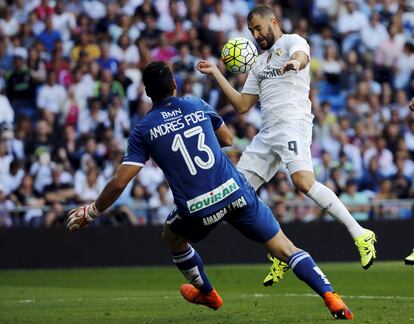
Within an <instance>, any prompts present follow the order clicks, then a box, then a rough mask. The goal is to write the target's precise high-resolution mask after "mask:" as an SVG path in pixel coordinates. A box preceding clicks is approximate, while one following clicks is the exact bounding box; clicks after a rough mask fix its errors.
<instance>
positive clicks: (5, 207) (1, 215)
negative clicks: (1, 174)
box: [0, 183, 15, 228]
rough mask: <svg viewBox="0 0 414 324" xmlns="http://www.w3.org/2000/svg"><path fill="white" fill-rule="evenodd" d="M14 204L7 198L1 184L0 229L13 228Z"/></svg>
mask: <svg viewBox="0 0 414 324" xmlns="http://www.w3.org/2000/svg"><path fill="white" fill-rule="evenodd" d="M14 209H15V206H14V204H13V202H12V201H11V200H10V199H8V198H7V195H6V191H5V188H4V186H3V185H2V184H1V183H0V228H7V227H12V225H13V220H12V212H13V210H14Z"/></svg>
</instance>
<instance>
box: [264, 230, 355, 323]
mask: <svg viewBox="0 0 414 324" xmlns="http://www.w3.org/2000/svg"><path fill="white" fill-rule="evenodd" d="M265 246H266V248H267V249H268V250H269V251H270V252H271V253H272V254H274V255H276V256H277V257H278V258H279V259H280V260H282V261H286V263H287V264H288V265H289V267H290V268H291V269H292V270H293V272H294V273H295V275H296V276H297V277H298V278H299V279H300V280H302V281H304V282H305V283H306V284H307V285H308V286H309V287H311V288H312V289H313V290H314V291H315V292H316V293H317V294H318V295H319V296H321V297H322V298H323V300H324V302H325V305H326V306H327V307H328V308H329V311H330V312H331V314H332V315H333V316H334V318H335V319H352V318H353V314H352V312H351V310H350V309H349V308H348V306H346V304H345V303H344V302H343V300H342V299H341V297H340V296H339V295H338V294H337V293H336V292H335V291H334V290H333V288H332V286H331V283H330V282H329V280H328V278H327V277H326V276H325V274H324V273H323V272H322V270H321V269H319V267H318V266H317V265H316V263H315V261H313V259H312V257H311V256H310V255H309V253H307V252H306V251H303V250H300V249H298V248H297V247H295V246H294V245H293V243H292V242H291V241H290V240H289V239H288V238H287V237H286V236H285V234H284V233H283V232H282V231H281V230H280V231H279V232H278V233H277V234H276V235H275V236H274V237H273V238H272V239H270V240H269V241H267V242H266V243H265Z"/></svg>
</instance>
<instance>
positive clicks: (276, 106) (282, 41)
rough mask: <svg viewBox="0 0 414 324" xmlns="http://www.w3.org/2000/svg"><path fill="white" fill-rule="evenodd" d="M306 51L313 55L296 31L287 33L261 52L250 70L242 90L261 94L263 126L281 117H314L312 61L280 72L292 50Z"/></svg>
mask: <svg viewBox="0 0 414 324" xmlns="http://www.w3.org/2000/svg"><path fill="white" fill-rule="evenodd" d="M297 51H303V52H305V53H306V54H307V55H308V56H309V57H310V49H309V45H308V43H307V42H306V40H305V39H304V38H303V37H301V36H299V35H297V34H284V35H282V37H280V38H279V39H278V40H277V41H276V42H275V44H274V45H273V46H272V47H271V48H270V49H269V50H267V51H265V52H264V53H262V54H260V55H259V57H258V59H257V62H256V64H255V65H254V67H253V69H252V70H251V71H250V72H249V75H248V77H247V80H246V83H245V84H244V87H243V91H242V92H243V93H246V94H253V95H259V101H260V104H261V117H262V122H263V124H262V129H264V128H267V127H268V126H272V125H274V124H275V122H277V121H278V120H280V119H302V120H306V121H310V122H311V121H312V119H313V115H312V113H311V101H310V100H309V89H310V77H309V64H308V65H307V66H306V67H305V68H304V69H302V70H300V71H299V72H298V73H295V72H294V71H288V72H286V73H285V74H284V75H280V68H281V67H282V65H283V63H285V62H287V61H289V60H291V56H292V54H293V53H295V52H297Z"/></svg>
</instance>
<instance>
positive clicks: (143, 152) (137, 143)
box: [122, 126, 149, 166]
mask: <svg viewBox="0 0 414 324" xmlns="http://www.w3.org/2000/svg"><path fill="white" fill-rule="evenodd" d="M148 158H149V154H148V152H147V149H146V148H145V145H144V140H143V137H142V133H141V131H140V129H139V126H137V127H135V128H134V129H133V130H132V132H131V134H130V135H129V138H128V142H127V147H126V149H125V154H124V160H123V161H122V164H130V165H138V166H144V164H145V162H146V161H147V160H148Z"/></svg>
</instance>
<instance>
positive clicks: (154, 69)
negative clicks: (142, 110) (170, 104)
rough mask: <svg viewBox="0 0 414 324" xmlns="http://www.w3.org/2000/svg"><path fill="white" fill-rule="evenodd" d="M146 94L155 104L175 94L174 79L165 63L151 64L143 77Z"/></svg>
mask: <svg viewBox="0 0 414 324" xmlns="http://www.w3.org/2000/svg"><path fill="white" fill-rule="evenodd" d="M142 79H143V81H144V86H145V92H146V93H147V95H148V97H150V98H151V99H152V101H153V102H157V101H160V100H162V99H164V98H166V97H169V96H171V95H172V94H173V92H174V77H173V75H172V72H171V70H170V68H169V67H168V65H167V64H166V63H164V62H151V63H150V64H148V65H147V66H146V67H145V69H144V73H143V76H142Z"/></svg>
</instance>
